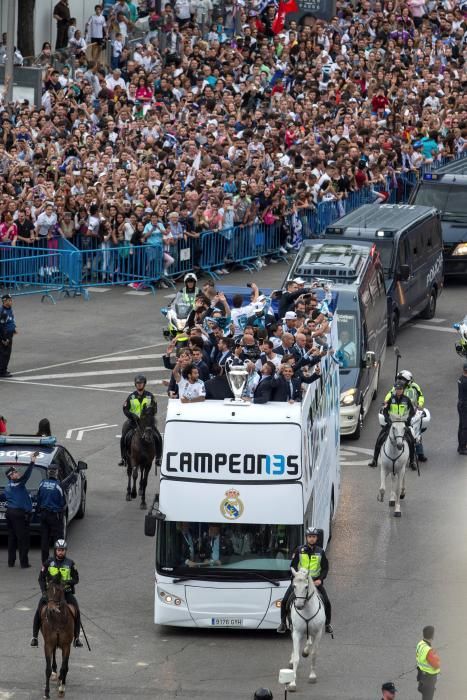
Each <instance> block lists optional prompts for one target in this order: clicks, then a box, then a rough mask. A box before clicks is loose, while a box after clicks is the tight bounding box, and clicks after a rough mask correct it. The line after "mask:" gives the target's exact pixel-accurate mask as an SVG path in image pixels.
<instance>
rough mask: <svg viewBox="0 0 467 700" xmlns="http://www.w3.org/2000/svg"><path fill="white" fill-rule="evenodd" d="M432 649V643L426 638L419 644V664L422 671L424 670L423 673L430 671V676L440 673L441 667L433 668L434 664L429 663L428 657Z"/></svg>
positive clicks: (417, 654)
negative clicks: (426, 640)
mask: <svg viewBox="0 0 467 700" xmlns="http://www.w3.org/2000/svg"><path fill="white" fill-rule="evenodd" d="M430 649H431V647H430V645H429V644H428V642H425V640H424V639H422V640H421V641H420V642H419V643H418V644H417V653H416V656H417V666H418V668H419V669H420V671H423V673H428V674H430V676H436V675H437V674H438V673H439V668H433V666H432V665H431V664H429V663H428V661H427V659H426V657H427V656H428V652H429V651H430Z"/></svg>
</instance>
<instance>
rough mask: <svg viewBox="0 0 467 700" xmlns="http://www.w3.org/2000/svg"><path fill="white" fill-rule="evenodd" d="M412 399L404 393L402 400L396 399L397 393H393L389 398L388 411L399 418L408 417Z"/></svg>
mask: <svg viewBox="0 0 467 700" xmlns="http://www.w3.org/2000/svg"><path fill="white" fill-rule="evenodd" d="M409 401H410V399H408V398H407V396H404V395H402V396H401V398H400V400H399V401H398V400H397V399H396V396H395V395H392V396H391V397H390V399H389V406H388V413H389V415H391V416H398V417H399V418H406V417H407V416H408V414H409V411H410V404H409Z"/></svg>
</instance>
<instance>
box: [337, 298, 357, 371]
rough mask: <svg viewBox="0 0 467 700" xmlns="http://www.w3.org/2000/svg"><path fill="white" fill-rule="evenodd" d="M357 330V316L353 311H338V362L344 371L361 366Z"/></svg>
mask: <svg viewBox="0 0 467 700" xmlns="http://www.w3.org/2000/svg"><path fill="white" fill-rule="evenodd" d="M357 328H358V326H357V315H356V314H355V313H354V312H353V311H340V310H339V309H338V310H337V338H338V347H337V351H336V360H338V361H339V365H340V367H341V368H342V369H350V368H352V367H359V366H360V357H359V355H360V353H359V352H358V348H359V343H358V330H357Z"/></svg>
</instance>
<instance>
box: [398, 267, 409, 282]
mask: <svg viewBox="0 0 467 700" xmlns="http://www.w3.org/2000/svg"><path fill="white" fill-rule="evenodd" d="M409 277H410V267H409V266H408V265H401V266H400V267H399V272H398V275H397V278H398V279H400V280H401V282H406V281H407V280H408V279H409Z"/></svg>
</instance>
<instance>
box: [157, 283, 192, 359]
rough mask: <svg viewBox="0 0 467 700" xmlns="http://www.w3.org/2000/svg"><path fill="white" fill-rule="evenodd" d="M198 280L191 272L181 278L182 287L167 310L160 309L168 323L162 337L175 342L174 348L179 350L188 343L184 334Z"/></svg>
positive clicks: (186, 334)
mask: <svg viewBox="0 0 467 700" xmlns="http://www.w3.org/2000/svg"><path fill="white" fill-rule="evenodd" d="M197 282H198V278H197V277H196V275H195V274H194V273H193V272H188V273H187V274H186V275H185V277H184V278H183V284H184V287H183V289H181V290H180V291H179V292H177V294H176V295H175V297H174V299H173V300H172V303H171V304H170V306H169V308H165V307H164V308H162V309H161V314H162V315H163V316H165V317H166V319H167V321H168V325H167V328H166V329H165V330H164V336H165V337H166V338H171V339H172V340H175V343H176V347H177V348H181V347H183V346H184V345H186V344H187V343H188V333H186V332H185V329H186V326H187V323H188V317H189V315H190V313H191V311H192V309H193V307H194V304H195V299H196V297H197V296H198V294H199V289H198V287H197V286H196V283H197Z"/></svg>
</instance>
